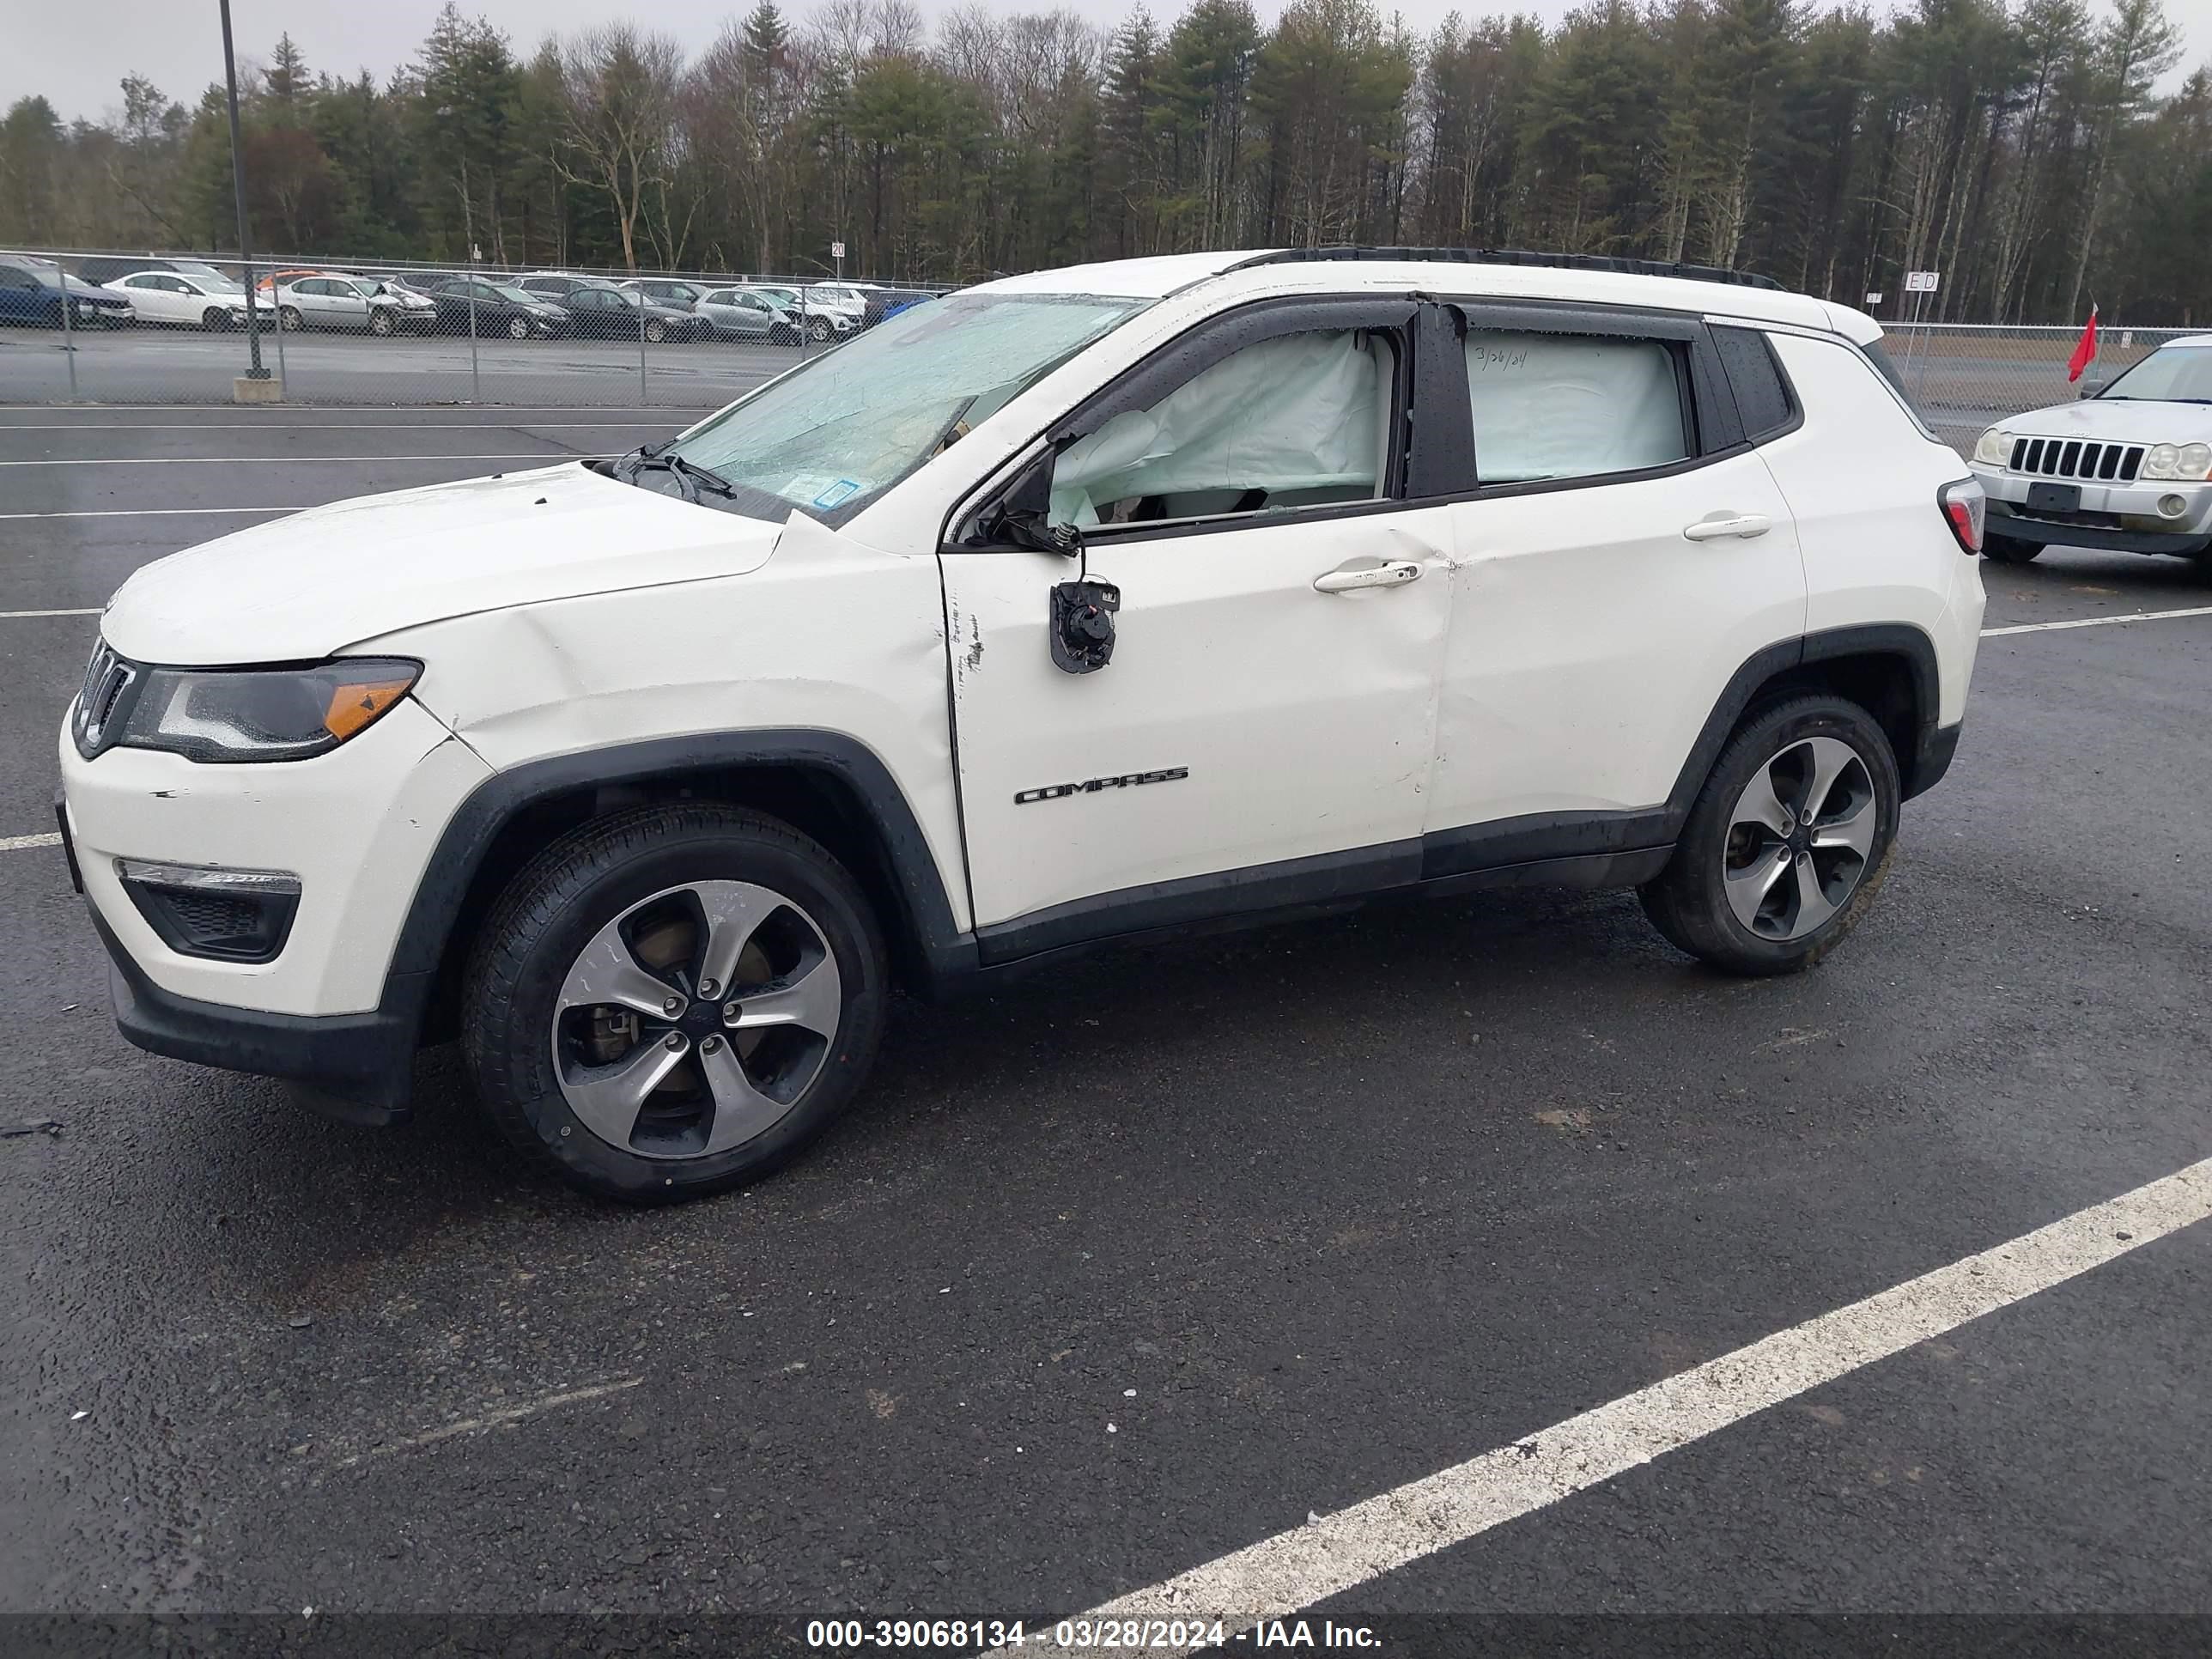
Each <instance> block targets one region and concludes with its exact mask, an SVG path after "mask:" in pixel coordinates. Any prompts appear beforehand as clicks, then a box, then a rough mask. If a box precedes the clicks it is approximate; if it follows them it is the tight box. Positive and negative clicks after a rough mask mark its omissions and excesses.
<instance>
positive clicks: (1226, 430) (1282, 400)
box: [1052, 329, 1383, 524]
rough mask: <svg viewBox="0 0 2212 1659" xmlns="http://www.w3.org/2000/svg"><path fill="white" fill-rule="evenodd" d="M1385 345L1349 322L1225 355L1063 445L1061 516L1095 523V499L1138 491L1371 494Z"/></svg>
mask: <svg viewBox="0 0 2212 1659" xmlns="http://www.w3.org/2000/svg"><path fill="white" fill-rule="evenodd" d="M1382 355H1383V348H1382V347H1380V346H1377V347H1376V349H1373V350H1370V349H1369V347H1368V344H1367V342H1366V340H1365V339H1364V337H1363V336H1362V335H1361V334H1360V333H1358V331H1353V330H1350V329H1344V330H1334V331H1328V332H1322V333H1311V334H1289V335H1285V336H1283V337H1281V338H1279V339H1273V340H1262V341H1260V342H1259V343H1256V344H1254V345H1249V346H1247V347H1245V348H1244V349H1243V350H1242V351H1239V352H1237V353H1235V354H1234V355H1232V356H1228V357H1225V358H1223V359H1222V360H1221V361H1220V362H1218V363H1215V364H1213V365H1212V367H1211V368H1206V369H1202V370H1200V372H1199V373H1198V374H1195V375H1194V376H1193V377H1192V378H1191V379H1190V380H1187V381H1185V382H1184V383H1183V384H1182V386H1178V387H1177V388H1176V390H1175V391H1173V392H1170V393H1169V394H1168V395H1167V396H1166V397H1164V398H1162V399H1160V401H1159V402H1158V403H1157V404H1153V405H1152V407H1151V408H1150V409H1140V410H1129V411H1128V412H1127V413H1126V414H1121V415H1117V416H1115V417H1114V418H1113V419H1112V420H1110V421H1109V422H1107V423H1106V424H1105V425H1104V426H1103V427H1101V428H1098V430H1097V431H1096V432H1094V433H1092V434H1091V435H1090V436H1088V437H1086V438H1081V439H1079V440H1077V441H1075V442H1074V443H1073V444H1071V445H1069V446H1068V447H1067V448H1066V450H1064V451H1062V452H1061V453H1060V458H1059V459H1058V461H1057V462H1055V463H1054V467H1053V477H1052V516H1053V519H1054V521H1055V522H1056V523H1060V524H1095V523H1097V509H1096V507H1094V506H1093V503H1097V505H1098V506H1101V507H1103V506H1108V505H1110V504H1112V503H1114V502H1116V501H1129V500H1132V499H1134V498H1137V497H1140V496H1152V495H1157V496H1177V495H1193V494H1197V493H1200V492H1222V491H1226V492H1229V493H1230V494H1231V495H1232V496H1242V495H1243V494H1245V493H1246V492H1248V491H1250V490H1255V489H1261V490H1266V491H1267V492H1268V493H1269V494H1271V495H1273V494H1280V493H1282V492H1284V491H1287V490H1294V489H1325V488H1330V487H1339V486H1352V487H1356V488H1358V489H1365V490H1368V491H1370V492H1371V491H1372V490H1373V489H1374V488H1375V485H1376V464H1375V453H1376V444H1375V433H1376V422H1377V414H1376V400H1377V398H1378V396H1379V392H1380V387H1381V383H1382V376H1381V374H1380V372H1379V368H1378V360H1379V359H1380V358H1381V357H1382Z"/></svg>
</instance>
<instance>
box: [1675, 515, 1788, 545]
mask: <svg viewBox="0 0 2212 1659" xmlns="http://www.w3.org/2000/svg"><path fill="white" fill-rule="evenodd" d="M1773 528H1774V521H1773V520H1771V519H1770V518H1768V517H1767V516H1766V514H1765V513H1707V514H1706V515H1705V517H1704V518H1702V519H1700V520H1698V521H1697V523H1695V524H1686V525H1684V526H1682V539H1683V540H1685V541H1691V542H1711V541H1718V540H1719V539H1720V538H1722V537H1723V536H1741V537H1742V538H1745V539H1746V540H1748V539H1749V538H1752V537H1753V536H1764V535H1765V533H1766V532H1768V531H1770V530H1771V529H1773Z"/></svg>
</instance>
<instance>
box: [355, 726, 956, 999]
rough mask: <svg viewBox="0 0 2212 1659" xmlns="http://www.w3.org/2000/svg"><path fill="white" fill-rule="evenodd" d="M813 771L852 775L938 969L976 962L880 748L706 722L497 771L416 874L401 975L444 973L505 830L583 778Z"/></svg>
mask: <svg viewBox="0 0 2212 1659" xmlns="http://www.w3.org/2000/svg"><path fill="white" fill-rule="evenodd" d="M749 767H750V768H759V769H792V770H799V771H813V772H816V773H819V774H823V775H828V776H829V778H831V779H833V780H834V781H836V782H838V783H841V784H842V785H844V786H845V787H848V789H849V790H850V791H851V792H852V794H853V796H854V799H856V800H858V801H859V802H860V805H861V808H862V810H863V811H865V812H866V814H867V817H868V821H869V822H868V826H867V827H868V828H869V829H872V831H873V832H874V833H875V835H876V836H878V839H879V841H880V842H881V844H882V846H883V847H884V849H885V850H886V851H887V853H888V854H890V872H891V875H892V877H893V879H894V881H895V882H896V889H897V896H898V899H899V902H900V904H901V906H902V908H903V910H904V912H905V915H903V917H902V918H898V919H897V920H901V921H904V922H905V924H906V925H907V927H908V929H909V930H910V933H911V936H912V939H913V941H914V943H915V945H916V947H917V949H918V950H919V951H920V954H921V962H922V965H923V968H924V970H925V972H926V973H927V975H928V976H929V977H930V978H931V979H932V980H939V979H945V978H952V977H957V975H959V974H960V973H961V972H962V971H963V970H964V969H969V968H971V967H972V966H973V965H974V962H975V942H974V939H973V937H972V936H971V935H968V934H963V933H960V932H959V931H958V930H957V927H955V925H954V922H953V915H952V906H951V901H950V899H949V898H948V897H947V896H946V895H945V882H944V878H943V877H942V875H941V874H940V873H939V871H938V868H937V862H936V858H935V855H934V854H933V853H932V852H931V850H930V847H929V842H928V840H927V837H926V836H924V835H923V834H922V831H921V823H920V822H919V821H918V820H917V819H916V818H915V815H914V809H913V808H912V807H911V806H909V805H908V804H907V799H906V796H905V795H904V794H903V793H902V792H901V791H900V789H899V787H898V784H897V781H896V780H895V779H894V778H893V777H892V776H891V774H890V768H889V767H887V766H885V765H884V763H883V761H882V760H881V758H879V757H878V756H877V754H876V753H875V751H874V750H872V749H870V748H869V747H868V746H867V745H866V744H863V743H861V742H860V740H859V739H857V738H851V737H848V736H846V735H844V734H843V733H842V732H827V731H815V730H810V729H805V728H799V727H786V728H775V729H764V730H758V731H747V732H702V733H696V734H694V735H691V736H688V737H680V738H648V739H646V740H644V741H641V742H636V743H624V744H613V745H611V746H608V747H603V748H597V749H584V750H577V751H575V752H574V753H573V754H567V755H557V756H554V757H550V758H548V759H545V760H539V761H530V762H526V763H523V764H522V765H520V766H514V767H509V768H507V769H505V770H503V771H500V772H495V773H494V774H493V775H491V776H490V777H489V778H487V779H485V780H484V781H483V782H482V783H480V784H478V785H477V787H476V789H475V790H474V791H473V792H471V793H470V795H469V796H468V798H467V799H465V800H464V801H463V802H462V803H461V805H460V807H459V810H458V811H455V813H454V814H453V817H452V819H451V820H450V821H448V823H447V825H446V828H445V830H444V832H443V833H442V834H441V836H439V838H438V845H437V847H436V848H435V850H434V851H433V852H432V854H431V855H430V860H429V862H428V864H427V865H426V866H424V868H423V872H422V878H421V880H420V881H419V882H417V884H416V890H415V897H414V901H413V902H412V903H411V904H410V906H409V907H408V912H407V920H406V921H405V922H404V924H403V925H402V927H401V928H400V932H399V939H398V944H397V945H394V947H393V949H392V964H391V968H390V970H389V971H390V974H391V975H392V977H393V978H394V979H398V978H401V977H404V976H411V975H421V976H425V977H430V976H435V973H436V971H437V969H438V968H439V967H440V965H441V963H442V962H443V960H444V957H445V953H446V948H447V943H448V941H449V940H450V939H451V937H452V933H453V925H454V923H455V921H457V920H458V919H459V914H460V908H461V902H462V899H463V897H464V896H465V895H466V893H467V892H468V890H469V889H470V887H471V884H473V882H474V881H475V879H476V878H477V872H478V871H479V870H481V869H482V867H483V861H484V859H485V857H486V855H487V854H489V852H490V850H491V848H492V846H493V844H494V843H495V841H496V840H497V838H498V836H499V834H500V831H501V829H503V828H505V827H506V825H507V823H510V822H512V821H513V818H514V817H515V815H516V814H517V813H519V812H521V811H525V810H526V809H527V808H529V807H531V806H532V805H537V804H538V803H540V802H542V801H545V800H549V799H553V798H555V797H556V796H560V795H565V794H569V793H574V791H576V790H578V789H580V788H586V787H596V788H607V787H620V786H623V785H625V784H636V783H642V782H647V781H654V782H661V781H676V780H680V779H682V778H683V777H684V776H686V775H699V774H706V773H716V772H726V771H729V770H731V769H745V768H749Z"/></svg>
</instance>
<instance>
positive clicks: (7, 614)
mask: <svg viewBox="0 0 2212 1659" xmlns="http://www.w3.org/2000/svg"><path fill="white" fill-rule="evenodd" d="M99 614H100V607H99V606H98V605H94V606H93V607H91V608H90V609H89V610H85V611H0V622H20V621H21V620H22V619H23V618H24V617H97V616H98V615H99Z"/></svg>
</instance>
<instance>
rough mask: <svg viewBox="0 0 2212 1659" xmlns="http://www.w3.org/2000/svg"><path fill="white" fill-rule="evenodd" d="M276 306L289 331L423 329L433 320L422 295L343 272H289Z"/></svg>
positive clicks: (435, 311)
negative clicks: (301, 274) (317, 329)
mask: <svg viewBox="0 0 2212 1659" xmlns="http://www.w3.org/2000/svg"><path fill="white" fill-rule="evenodd" d="M276 305H277V310H278V313H279V314H280V315H281V316H282V317H283V323H284V326H285V327H286V328H289V329H295V330H296V329H301V328H349V329H362V330H365V331H368V333H371V334H379V335H390V334H397V333H398V332H399V331H401V330H403V329H408V330H414V331H420V332H422V333H426V334H427V333H428V332H429V331H430V330H431V329H433V328H434V327H435V326H436V325H437V321H438V307H437V305H436V303H435V301H431V300H429V299H428V298H426V297H425V296H423V295H420V294H411V293H410V292H408V291H407V290H406V289H399V288H394V287H392V285H391V284H390V283H380V282H377V281H376V280H374V278H373V277H368V276H348V275H346V274H345V273H344V272H343V271H325V272H322V273H321V274H319V275H317V276H295V277H294V278H292V279H291V281H289V282H288V283H283V285H282V286H280V287H279V288H278V289H277V290H276Z"/></svg>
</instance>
